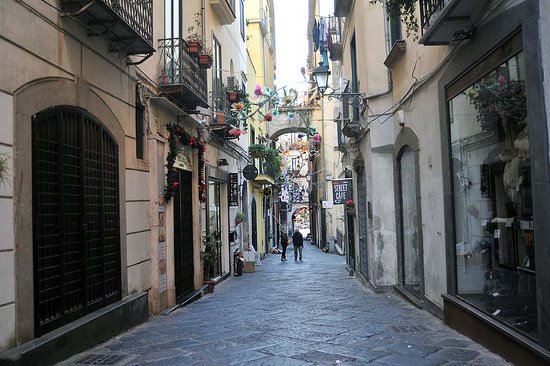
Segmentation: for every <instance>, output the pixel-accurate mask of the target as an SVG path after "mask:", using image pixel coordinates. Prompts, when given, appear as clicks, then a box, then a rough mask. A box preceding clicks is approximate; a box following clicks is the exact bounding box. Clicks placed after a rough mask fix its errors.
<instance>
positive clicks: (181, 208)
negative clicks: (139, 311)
mask: <svg viewBox="0 0 550 366" xmlns="http://www.w3.org/2000/svg"><path fill="white" fill-rule="evenodd" d="M178 183H179V187H180V189H178V190H177V193H176V194H175V196H174V261H175V262H174V268H175V280H176V300H177V299H178V298H180V297H181V296H183V295H185V294H186V293H188V292H189V291H192V290H193V289H194V279H193V278H194V265H193V213H192V212H191V207H192V191H191V190H192V187H193V184H192V174H191V172H188V171H185V170H178Z"/></svg>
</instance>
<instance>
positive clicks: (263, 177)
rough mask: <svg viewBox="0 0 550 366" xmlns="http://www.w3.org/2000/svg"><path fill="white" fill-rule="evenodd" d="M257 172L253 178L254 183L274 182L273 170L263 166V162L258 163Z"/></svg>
mask: <svg viewBox="0 0 550 366" xmlns="http://www.w3.org/2000/svg"><path fill="white" fill-rule="evenodd" d="M258 170H259V174H258V176H257V177H256V178H254V183H258V184H274V183H275V172H273V170H271V169H269V168H268V167H266V166H265V164H260V169H258Z"/></svg>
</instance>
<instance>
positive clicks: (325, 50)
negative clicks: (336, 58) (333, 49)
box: [320, 47, 328, 66]
mask: <svg viewBox="0 0 550 366" xmlns="http://www.w3.org/2000/svg"><path fill="white" fill-rule="evenodd" d="M320 52H321V57H322V58H323V65H326V66H328V48H326V47H321V48H320Z"/></svg>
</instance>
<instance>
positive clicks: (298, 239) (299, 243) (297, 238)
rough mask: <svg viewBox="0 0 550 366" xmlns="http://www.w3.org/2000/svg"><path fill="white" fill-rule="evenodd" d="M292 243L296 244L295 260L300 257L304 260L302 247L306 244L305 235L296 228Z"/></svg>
mask: <svg viewBox="0 0 550 366" xmlns="http://www.w3.org/2000/svg"><path fill="white" fill-rule="evenodd" d="M292 245H294V260H297V259H298V258H300V260H302V247H303V246H304V237H303V236H302V233H301V232H300V231H299V230H298V229H296V230H295V231H294V234H292Z"/></svg>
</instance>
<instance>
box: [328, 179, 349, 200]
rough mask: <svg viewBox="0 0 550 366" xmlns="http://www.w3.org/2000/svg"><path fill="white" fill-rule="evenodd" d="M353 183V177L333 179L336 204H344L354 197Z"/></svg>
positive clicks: (333, 196)
mask: <svg viewBox="0 0 550 366" xmlns="http://www.w3.org/2000/svg"><path fill="white" fill-rule="evenodd" d="M351 183H352V180H351V178H349V179H333V180H332V201H333V202H334V204H335V205H343V204H345V203H346V201H347V200H351V199H353V187H352V184H351Z"/></svg>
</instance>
